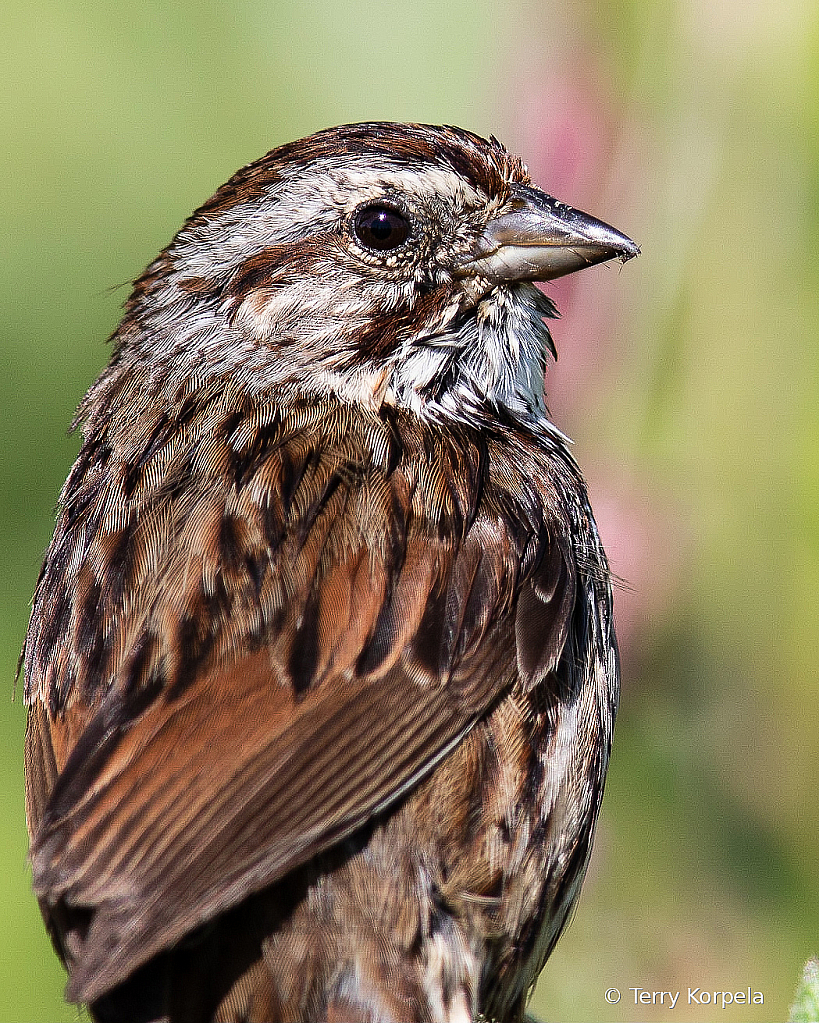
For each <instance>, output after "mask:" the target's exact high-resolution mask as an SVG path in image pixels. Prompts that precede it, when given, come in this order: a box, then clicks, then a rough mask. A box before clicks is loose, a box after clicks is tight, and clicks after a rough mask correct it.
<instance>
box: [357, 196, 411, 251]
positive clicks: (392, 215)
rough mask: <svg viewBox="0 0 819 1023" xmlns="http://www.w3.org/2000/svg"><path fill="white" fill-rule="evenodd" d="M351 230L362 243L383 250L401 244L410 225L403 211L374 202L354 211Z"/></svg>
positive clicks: (408, 231)
mask: <svg viewBox="0 0 819 1023" xmlns="http://www.w3.org/2000/svg"><path fill="white" fill-rule="evenodd" d="M353 230H354V231H355V235H356V238H358V240H359V241H360V242H361V244H362V245H364V246H366V247H367V248H368V249H376V250H377V251H378V252H383V251H385V250H386V249H395V248H398V246H399V245H402V244H403V243H404V242H405V241H406V240H407V238H408V237H409V233H410V225H409V221H408V220H407V218H406V217H405V216H404V215H403V213H399V212H398V210H396V209H393V208H392V207H391V206H382V205H380V204H375V205H373V206H365V207H364V208H363V209H361V210H359V211H358V213H356V215H355V220H354V222H353Z"/></svg>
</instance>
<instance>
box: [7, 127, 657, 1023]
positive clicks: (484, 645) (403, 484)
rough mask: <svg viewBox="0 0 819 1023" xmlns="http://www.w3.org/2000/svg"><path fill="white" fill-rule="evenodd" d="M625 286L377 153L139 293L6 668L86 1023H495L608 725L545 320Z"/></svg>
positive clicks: (518, 1006)
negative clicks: (549, 395)
mask: <svg viewBox="0 0 819 1023" xmlns="http://www.w3.org/2000/svg"><path fill="white" fill-rule="evenodd" d="M638 252H639V249H638V247H637V246H636V245H635V243H634V242H632V241H631V240H630V239H629V238H628V237H626V236H625V235H623V234H621V233H620V232H619V231H617V230H615V229H614V228H612V227H610V226H609V225H607V224H606V223H604V222H603V221H600V220H597V219H596V218H594V217H592V216H590V215H588V214H586V213H583V212H581V211H579V210H577V209H574V208H572V207H570V206H568V205H566V204H565V203H563V202H560V201H558V200H557V199H555V198H553V197H552V196H550V195H549V194H548V193H546V192H544V191H542V190H541V189H540V188H538V187H536V186H535V185H534V184H533V183H532V180H531V178H530V175H529V173H528V171H527V169H526V166H525V164H524V163H523V162H522V160H521V158H520V157H517V156H515V155H513V154H512V153H510V152H509V151H508V150H507V149H506V148H505V147H504V146H503V145H502V144H501V143H500V142H498V141H497V139H496V138H495V137H494V136H490V137H489V138H488V139H484V138H481V137H479V136H477V135H475V134H472V133H471V132H469V131H466V130H463V129H460V128H455V127H449V126H434V125H424V124H400V123H392V122H383V123H380V122H371V123H362V124H350V125H342V126H339V127H335V128H330V129H327V130H324V131H320V132H318V133H316V134H313V135H311V136H309V137H307V138H305V139H302V140H299V141H296V142H291V143H287V144H285V145H282V146H280V147H278V148H276V149H273V150H272V151H271V152H269V153H268V154H267V155H266V156H264V157H262V158H261V159H259V160H257V161H256V162H254V163H251V164H249V165H248V166H246V167H244V168H243V169H241V170H239V171H238V172H237V173H236V174H235V175H234V176H233V177H232V178H230V180H229V181H228V182H227V183H226V184H224V185H223V186H222V187H220V188H219V189H218V190H217V191H216V193H215V194H214V195H213V197H212V198H211V199H209V200H208V201H207V202H205V204H204V205H203V206H201V207H200V208H199V209H198V210H197V211H196V212H195V213H193V214H192V215H191V216H190V217H189V219H188V220H187V221H186V222H185V223H184V225H183V226H182V228H181V229H180V230H179V232H178V233H177V235H176V236H175V237H174V239H173V240H172V242H171V243H170V244H169V245H168V247H167V248H165V249H164V250H163V251H162V252H161V253H160V255H159V256H158V257H157V258H156V259H155V260H154V261H153V262H152V263H151V264H150V265H149V266H148V267H147V269H146V270H145V271H144V273H143V274H142V276H141V277H139V278H138V279H137V280H136V282H135V284H134V287H133V291H132V293H131V295H130V297H129V298H128V299H127V301H126V303H125V307H124V316H123V319H122V321H121V323H120V325H119V327H118V328H117V329H116V331H115V333H114V334H113V336H112V345H113V346H112V354H111V357H110V361H109V363H108V365H107V367H106V368H105V369H104V371H103V372H102V374H101V375H100V376H99V378H98V379H97V380H96V382H95V383H94V384H93V385H92V386H91V388H90V390H89V391H88V393H87V394H86V396H85V398H84V399H83V401H82V402H81V404H80V406H79V408H78V411H77V415H76V419H75V422H74V427H75V428H80V429H81V431H82V443H81V448H80V452H79V455H78V457H77V459H76V462H75V463H74V465H73V467H72V469H71V470H70V473H69V475H68V478H67V480H66V482H65V485H64V487H63V489H62V491H61V494H60V498H59V504H58V508H57V513H56V527H55V531H54V535H53V538H52V540H51V543H50V545H49V547H48V549H47V552H46V554H45V557H44V561H43V565H42V569H41V572H40V576H39V580H38V582H37V585H36V590H35V594H34V598H33V601H32V612H31V616H30V622H29V626H28V630H27V633H26V638H25V643H24V648H23V652H22V654H21V663H22V666H23V670H24V679H25V682H24V691H25V702H26V706H27V726H26V739H25V770H26V818H27V825H28V830H29V835H30V853H29V858H30V864H31V870H32V879H33V889H34V893H35V895H36V897H37V900H38V902H39V905H40V908H41V911H42V914H43V917H44V920H45V923H46V926H47V929H48V932H49V934H50V936H51V939H52V941H53V943H54V945H55V948H56V950H57V952H58V954H59V956H60V958H61V959H62V961H63V963H64V964H65V966H66V968H67V971H68V977H69V981H68V986H67V989H66V997H67V999H68V1000H69V1001H72V1002H77V1003H85V1004H87V1005H88V1007H89V1012H90V1014H91V1017H92V1018H93V1019H94V1020H97V1021H100V1023H115V1021H117V1023H147V1021H159V1020H163V1021H168V1023H183V1021H184V1023H201V1021H223V1023H224V1021H232V1023H238V1021H247V1023H249V1021H265V1023H272V1021H298V1023H305V1021H310V1023H318V1021H322V1023H338V1021H342V1020H343V1021H347V1023H352V1021H361V1023H364V1021H368V1023H387V1021H391V1023H409V1021H419V1023H422V1021H429V1023H433V1021H434V1023H445V1021H446V1023H467V1021H470V1020H475V1019H478V1018H480V1019H483V1020H500V1021H504V1023H514V1021H516V1020H521V1019H523V1015H524V1013H525V1007H526V1002H527V998H528V996H529V994H530V991H531V988H532V986H533V984H534V982H535V980H536V979H537V976H538V974H539V972H540V971H541V969H542V967H543V965H544V963H545V962H546V960H547V958H548V956H549V955H550V953H551V951H552V949H553V948H554V945H555V943H556V941H557V940H558V937H559V936H560V934H561V932H562V930H563V929H564V926H565V925H566V922H567V920H568V918H569V916H570V913H571V911H572V908H573V906H574V904H575V901H576V899H577V897H578V894H579V891H580V887H581V884H582V881H583V877H584V873H585V870H586V866H587V863H588V859H589V855H590V852H591V848H592V841H593V835H594V830H595V825H596V821H597V818H598V814H599V810H600V803H601V799H602V794H603V788H604V782H605V776H606V771H607V765H608V760H609V755H610V750H611V744H612V735H613V728H614V719H615V714H616V709H617V704H618V698H619V665H618V653H617V644H616V638H615V634H614V625H613V603H612V601H613V598H612V575H611V572H610V569H609V566H608V562H607V559H606V555H605V553H604V550H603V546H602V544H601V540H600V536H599V532H598V529H597V526H596V524H595V520H594V516H593V513H592V510H591V507H590V504H589V497H588V489H587V485H586V483H585V481H584V478H583V476H582V473H581V471H580V469H579V468H578V465H577V463H576V461H575V459H574V457H573V455H572V454H571V452H570V449H569V441H568V440H567V438H566V437H565V436H564V434H563V433H561V431H560V429H559V428H558V427H557V426H556V425H555V424H554V423H553V422H552V421H551V419H550V416H549V412H548V408H547V404H546V394H545V379H546V374H547V371H548V365H549V361H550V359H552V358H553V357H556V353H555V348H554V344H553V341H552V337H551V334H550V331H549V324H548V321H549V320H550V319H551V318H553V317H555V316H556V310H555V307H554V305H553V303H552V301H551V300H550V299H549V297H548V296H547V295H546V293H545V290H543V289H542V288H539V287H538V286H537V285H538V283H541V282H548V281H550V280H552V279H554V278H557V277H560V276H562V275H564V274H568V273H572V272H574V271H577V270H580V269H583V268H585V267H589V266H592V265H594V264H597V263H602V262H605V261H608V260H612V259H619V260H621V261H622V262H625V261H626V260H628V259H630V258H631V257H633V256H635V255H636V254H637V253H638Z"/></svg>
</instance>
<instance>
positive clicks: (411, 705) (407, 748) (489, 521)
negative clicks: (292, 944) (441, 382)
mask: <svg viewBox="0 0 819 1023" xmlns="http://www.w3.org/2000/svg"><path fill="white" fill-rule="evenodd" d="M319 475H320V474H319ZM316 478H317V479H318V476H317V477H316ZM303 479H306V476H303ZM382 482H383V483H384V486H385V487H386V483H385V482H384V481H382ZM433 482H434V481H432V480H428V481H427V483H428V484H429V485H430V486H431V485H432V484H433ZM325 484H326V480H325ZM325 484H322V486H323V488H324V489H323V490H322V491H321V493H322V498H321V501H320V502H319V504H320V508H321V510H320V511H318V512H316V513H313V512H311V513H310V515H309V516H308V519H307V521H309V529H308V530H307V531H306V532H304V533H303V535H301V536H300V537H299V538H298V543H297V544H296V545H295V546H294V547H293V548H292V551H291V552H290V554H289V555H288V557H289V558H290V561H289V562H288V565H289V567H288V568H287V571H286V573H284V574H285V575H286V578H287V580H288V584H287V586H286V587H284V590H285V591H286V596H287V604H286V606H280V607H275V608H274V609H273V610H274V613H273V614H272V615H271V616H270V623H271V624H270V625H269V627H268V632H267V634H266V636H264V641H263V642H261V641H259V640H258V639H257V642H256V643H255V644H252V643H248V642H247V641H245V642H243V643H241V644H238V645H237V644H235V643H231V642H228V643H221V644H218V643H217V644H215V645H213V646H212V647H211V648H210V652H209V653H208V655H207V656H205V657H204V658H202V659H200V660H199V661H198V662H197V663H195V665H194V666H193V667H191V666H190V665H188V666H187V667H186V669H185V671H184V673H183V676H182V678H183V681H182V682H177V683H176V684H171V683H170V682H168V681H167V680H165V682H164V684H163V685H162V686H161V688H160V689H159V691H158V692H152V691H151V689H150V686H147V687H144V688H143V689H142V690H141V691H138V692H137V693H136V694H134V693H129V692H128V691H127V689H125V688H123V687H122V686H120V685H115V686H114V687H113V688H112V689H111V690H110V691H109V693H108V695H107V696H106V697H105V698H104V699H103V701H102V702H101V704H100V705H99V707H98V709H97V710H96V713H95V714H94V716H93V718H92V719H91V721H90V723H88V725H87V727H86V728H85V730H84V732H83V733H82V735H81V737H80V739H79V741H78V742H77V744H76V746H75V748H74V749H73V752H72V753H71V755H70V756H69V758H68V761H67V763H66V764H65V766H64V768H63V770H62V772H61V774H60V776H59V779H58V780H57V783H56V786H55V787H54V790H53V792H52V794H51V797H50V801H49V803H48V805H47V807H46V808H45V810H44V811H43V812H42V821H41V825H40V827H39V829H38V830H37V833H36V837H35V841H34V843H33V845H32V862H33V869H34V883H35V889H36V891H37V893H38V895H39V896H40V898H41V900H42V901H43V903H44V904H45V905H46V906H48V907H51V908H52V909H53V913H54V916H55V919H57V918H58V917H59V918H60V919H61V918H62V911H63V909H64V907H66V906H68V907H86V908H87V909H88V910H90V911H91V912H90V917H89V916H88V915H86V916H85V917H83V915H82V914H80V915H79V916H78V918H77V919H78V921H79V923H78V925H77V927H76V929H75V930H74V931H73V932H72V933H69V934H67V935H64V941H65V944H66V946H67V948H68V952H69V957H70V959H71V961H72V977H71V984H70V986H69V997H71V998H73V999H75V1000H83V1001H93V1000H94V999H95V998H97V997H99V995H101V994H102V993H103V992H105V991H106V990H108V989H110V988H111V987H113V986H115V985H116V984H117V983H119V982H121V981H122V980H124V979H125V977H126V976H128V975H129V974H130V973H131V972H133V970H134V969H136V968H137V967H138V966H139V965H140V964H142V963H143V962H145V961H147V959H149V958H150V957H151V956H153V955H154V954H156V953H157V952H159V951H160V950H162V949H164V948H167V947H169V946H170V945H172V944H173V943H174V942H176V941H177V940H178V939H180V938H181V937H182V936H183V935H185V934H186V933H188V932H189V931H191V930H192V929H193V928H195V927H196V926H198V925H199V924H201V923H203V922H204V921H206V920H208V919H210V918H212V917H213V916H214V915H215V914H217V913H219V912H221V911H223V910H224V909H226V908H227V907H229V906H231V905H233V904H235V903H236V902H238V901H239V900H241V899H242V898H244V897H245V896H247V895H248V894H250V893H252V892H254V891H257V890H259V889H261V888H263V887H265V886H267V885H269V884H271V883H273V882H274V881H276V880H277V879H279V878H281V877H283V876H284V875H285V874H286V873H288V871H290V870H292V869H293V868H294V867H296V866H298V865H299V864H301V863H303V862H304V861H305V860H307V859H308V858H310V857H312V856H314V855H315V854H317V853H318V852H320V851H321V850H323V849H326V848H328V847H329V846H330V845H332V844H333V843H335V842H337V841H338V840H340V839H341V838H343V837H344V836H346V835H348V834H350V833H351V832H352V831H354V830H355V829H357V828H359V827H360V826H361V825H362V824H363V823H365V822H366V821H367V820H369V819H370V818H372V817H373V815H374V814H377V813H378V812H379V811H380V810H382V809H384V808H385V807H387V806H389V805H390V804H391V803H392V802H394V801H395V800H396V799H398V798H399V797H400V796H401V795H402V793H404V792H405V791H406V790H407V789H408V788H409V787H410V786H411V785H413V784H414V783H415V782H416V781H417V780H418V779H419V778H420V777H422V776H423V775H424V774H425V773H427V772H428V771H430V770H431V769H432V768H433V767H434V765H435V764H436V763H437V762H438V761H439V760H440V759H441V757H443V756H444V755H445V754H446V753H447V751H448V750H449V749H451V748H452V746H453V745H454V744H455V743H457V742H458V740H459V739H460V738H461V737H462V736H463V734H464V733H465V731H466V730H467V729H469V728H470V726H471V725H472V724H473V723H474V722H475V721H476V720H477V718H478V717H480V716H481V715H482V714H483V713H485V712H486V710H487V708H488V707H489V706H491V704H492V703H493V702H494V701H495V700H496V699H497V697H498V696H499V695H500V694H501V693H502V692H504V691H505V690H506V689H507V688H508V687H509V686H510V685H511V684H513V682H514V680H515V678H516V677H517V675H518V672H519V665H520V672H521V674H522V675H523V676H524V678H529V677H532V678H534V676H535V675H537V676H541V673H542V672H543V671H545V670H548V669H549V667H550V666H552V665H554V664H555V663H556V660H557V658H558V657H559V656H560V653H561V650H562V647H563V642H564V639H565V629H566V622H567V620H568V615H569V611H570V608H571V605H572V601H573V583H572V582H571V581H570V576H569V574H568V573H567V571H566V567H565V564H564V560H563V558H562V556H560V553H559V551H558V548H557V546H556V545H551V546H547V545H545V543H544V545H543V547H542V549H541V550H540V554H539V556H538V557H537V558H536V559H535V561H534V562H533V564H532V565H530V568H531V569H532V572H531V575H532V577H533V579H532V583H526V584H525V586H524V591H525V593H526V597H525V599H524V600H522V601H520V602H518V600H517V596H518V593H517V591H518V587H519V586H520V584H521V580H520V578H519V576H518V570H519V568H520V564H521V558H522V554H521V545H522V544H524V543H525V544H527V545H528V547H529V549H530V551H531V548H532V539H533V538H532V536H531V535H529V536H523V537H522V538H521V537H518V536H516V528H517V527H516V524H515V523H512V522H511V521H507V520H506V519H504V518H503V517H501V516H498V515H496V514H494V515H493V514H489V513H487V512H486V511H485V510H481V509H480V508H476V516H475V518H474V520H473V521H472V523H471V525H470V526H469V527H468V528H466V527H464V529H463V530H462V534H461V538H460V540H458V541H457V542H453V541H452V538H451V537H449V536H444V537H443V538H441V537H436V536H435V534H434V532H432V531H430V529H429V528H428V526H429V524H428V523H424V524H422V525H423V528H416V526H415V525H413V522H414V519H413V516H412V515H411V514H409V513H407V514H406V516H405V517H404V519H403V521H401V522H400V523H399V524H398V527H397V528H396V529H395V530H393V531H392V532H393V533H394V534H395V535H398V536H400V537H401V542H400V544H399V545H398V546H399V547H400V556H396V553H395V547H396V545H395V543H393V544H385V543H384V542H379V543H377V544H375V545H374V547H375V549H374V548H373V547H372V546H369V545H367V546H365V543H364V538H363V537H362V536H361V531H360V530H356V529H354V528H353V526H354V524H352V525H351V524H350V523H349V522H345V521H344V519H345V516H346V517H349V516H350V514H351V509H353V508H356V509H358V510H359V511H360V509H361V504H360V502H358V501H356V500H354V491H355V490H356V483H355V482H354V481H348V482H347V483H346V484H344V483H342V482H341V481H340V480H339V479H338V478H336V479H335V482H334V483H333V485H332V486H331V485H325ZM393 486H398V487H399V489H403V491H404V492H407V491H406V487H404V485H403V484H402V483H401V482H400V480H399V481H393ZM387 489H389V488H387ZM393 497H394V495H393ZM400 505H401V502H400V501H397V500H394V499H393V498H390V499H389V500H388V501H387V506H388V507H390V508H391V509H392V511H391V514H393V515H398V516H399V518H400V517H401V513H400V511H398V510H397V509H398V508H399V507H400ZM305 507H308V505H307V504H305ZM234 532H235V529H234ZM356 533H357V535H358V536H359V541H358V544H357V546H353V545H352V544H351V543H350V542H349V537H350V536H352V535H356ZM342 535H343V536H345V537H347V540H346V541H345V542H344V543H342V542H341V541H340V540H339V539H336V540H333V539H332V538H333V537H334V536H336V537H339V536H342ZM235 541H236V538H235V536H234V542H235ZM382 541H383V537H382ZM242 542H243V543H246V544H247V543H250V538H249V536H248V535H246V536H245V537H244V539H243V541H242ZM251 546H252V544H251ZM284 546H285V547H286V544H285V545H284ZM529 560H530V561H531V556H530V558H529ZM225 570H227V569H225ZM282 571H283V572H284V570H283V569H282ZM273 575H274V577H275V576H276V573H273ZM275 581H276V579H275V578H274V579H273V582H275ZM278 582H279V584H280V583H281V580H280V579H279V580H278ZM279 589H280V590H281V586H279ZM261 591H262V593H263V592H264V586H262V587H261ZM261 603H262V604H263V603H264V599H263V598H262V599H261ZM280 603H281V602H280ZM516 609H517V610H518V613H517V619H518V620H517V629H516V621H515V612H516ZM234 613H235V609H234ZM167 617H168V616H167V614H166V615H165V618H167ZM163 620H164V619H163ZM220 621H221V620H220ZM230 627H231V623H230V616H228V617H227V619H226V620H224V621H221V629H222V631H223V632H224V633H225V634H226V635H229V632H230ZM199 631H200V632H201V628H200V630H199ZM516 631H517V636H516ZM34 713H36V715H37V716H38V718H37V720H39V717H40V716H41V715H42V711H41V709H38V710H37V711H35V712H34ZM40 732H42V729H41V728H39V727H38V728H37V729H32V731H31V735H32V742H31V749H30V753H29V759H30V760H31V761H32V762H33V763H34V762H39V761H41V760H42V761H44V760H45V759H46V754H45V752H41V751H44V750H45V743H44V742H42V741H39V740H38V738H37V735H38V733H40ZM37 816H38V817H39V816H40V813H39V812H38V813H37ZM57 926H58V928H59V926H60V925H59V924H57Z"/></svg>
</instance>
